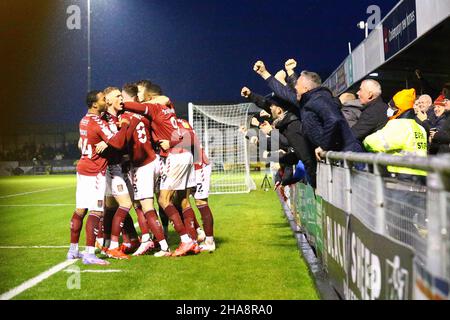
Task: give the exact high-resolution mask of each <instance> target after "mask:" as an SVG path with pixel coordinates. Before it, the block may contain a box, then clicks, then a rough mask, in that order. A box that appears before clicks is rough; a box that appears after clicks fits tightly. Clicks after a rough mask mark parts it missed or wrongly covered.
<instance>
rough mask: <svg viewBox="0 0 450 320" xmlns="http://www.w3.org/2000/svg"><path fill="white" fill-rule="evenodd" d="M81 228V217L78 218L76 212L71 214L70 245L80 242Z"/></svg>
mask: <svg viewBox="0 0 450 320" xmlns="http://www.w3.org/2000/svg"><path fill="white" fill-rule="evenodd" d="M82 227H83V217H80V216H79V215H78V214H76V212H74V213H73V215H72V219H71V220H70V243H78V241H80V232H81V228H82Z"/></svg>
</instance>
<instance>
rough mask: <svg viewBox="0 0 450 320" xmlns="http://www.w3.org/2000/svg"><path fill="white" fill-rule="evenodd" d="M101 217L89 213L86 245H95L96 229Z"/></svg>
mask: <svg viewBox="0 0 450 320" xmlns="http://www.w3.org/2000/svg"><path fill="white" fill-rule="evenodd" d="M99 220H100V217H99V216H97V215H95V214H92V213H91V214H89V216H88V219H87V222H86V246H87V247H94V246H95V229H96V228H97V226H98V221H99Z"/></svg>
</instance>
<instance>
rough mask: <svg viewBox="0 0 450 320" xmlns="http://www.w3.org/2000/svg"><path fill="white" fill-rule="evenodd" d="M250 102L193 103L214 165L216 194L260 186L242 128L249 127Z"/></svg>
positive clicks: (192, 119) (192, 118)
mask: <svg viewBox="0 0 450 320" xmlns="http://www.w3.org/2000/svg"><path fill="white" fill-rule="evenodd" d="M251 106H252V104H250V103H244V104H235V105H209V106H206V105H195V104H193V103H189V123H190V124H191V125H192V127H193V128H194V130H195V132H196V134H197V136H198V138H199V140H200V142H201V144H202V146H203V148H204V149H205V152H206V155H207V156H208V158H209V161H210V162H211V166H212V175H211V188H210V193H212V194H223V193H247V192H250V191H251V190H255V189H256V185H255V182H254V181H253V179H252V177H251V175H250V161H249V153H248V140H247V139H246V138H245V135H244V134H243V133H241V132H240V131H239V128H240V127H242V126H245V127H246V128H248V127H249V121H250V120H249V114H248V113H249V108H250V107H251Z"/></svg>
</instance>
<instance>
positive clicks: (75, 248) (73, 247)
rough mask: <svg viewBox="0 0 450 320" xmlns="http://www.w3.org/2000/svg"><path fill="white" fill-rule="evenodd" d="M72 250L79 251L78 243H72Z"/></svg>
mask: <svg viewBox="0 0 450 320" xmlns="http://www.w3.org/2000/svg"><path fill="white" fill-rule="evenodd" d="M70 250H71V251H78V243H71V244H70Z"/></svg>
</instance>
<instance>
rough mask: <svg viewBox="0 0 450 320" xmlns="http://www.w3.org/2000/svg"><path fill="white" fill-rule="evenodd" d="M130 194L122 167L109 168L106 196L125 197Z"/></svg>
mask: <svg viewBox="0 0 450 320" xmlns="http://www.w3.org/2000/svg"><path fill="white" fill-rule="evenodd" d="M125 194H129V193H128V187H127V183H126V181H125V176H124V174H123V173H122V166H121V165H120V164H115V165H111V166H108V170H106V196H107V197H108V196H113V197H116V196H123V195H125Z"/></svg>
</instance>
